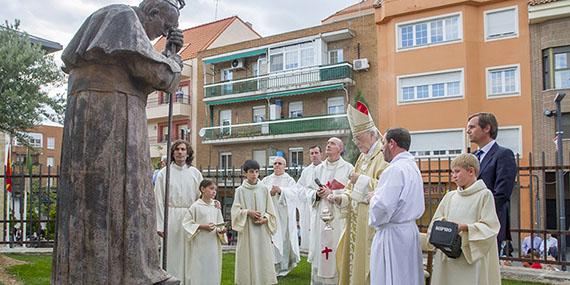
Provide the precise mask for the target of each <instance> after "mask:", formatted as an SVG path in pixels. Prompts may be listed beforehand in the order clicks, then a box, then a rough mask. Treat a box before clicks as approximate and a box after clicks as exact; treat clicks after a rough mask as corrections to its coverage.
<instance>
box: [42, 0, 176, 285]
mask: <svg viewBox="0 0 570 285" xmlns="http://www.w3.org/2000/svg"><path fill="white" fill-rule="evenodd" d="M183 5H184V1H182V0H178V1H177V0H144V1H142V2H141V3H140V4H139V6H138V7H132V6H127V5H110V6H107V7H104V8H102V9H100V10H98V11H96V12H95V13H93V14H92V15H91V16H89V18H87V20H86V21H85V22H84V23H83V25H82V26H81V28H80V29H79V31H78V32H77V33H76V34H75V36H74V37H73V39H72V40H71V42H70V43H69V45H68V46H67V47H66V49H65V50H64V52H63V55H62V59H63V62H64V63H65V68H64V69H65V71H66V72H68V73H69V82H68V97H67V110H66V114H65V127H64V134H63V151H62V160H61V178H60V181H59V189H58V201H57V203H58V214H57V236H56V246H55V255H54V260H53V272H52V284H155V283H160V284H178V281H177V280H173V279H172V278H170V276H169V275H168V274H167V273H166V272H165V271H163V270H162V269H161V268H160V262H159V258H158V248H157V245H158V237H157V235H156V231H155V228H156V217H155V200H154V193H153V192H152V185H151V168H150V166H151V164H150V155H149V143H148V135H147V119H146V113H145V107H146V102H147V95H148V94H149V93H151V92H152V91H154V90H164V91H171V92H172V91H173V90H176V88H177V87H178V83H179V81H180V71H181V68H182V61H181V59H180V57H179V56H178V54H177V52H178V51H179V50H180V48H181V47H182V44H183V38H182V32H181V31H180V30H178V29H177V27H178V17H179V9H180V6H183ZM161 35H162V36H167V44H166V48H167V50H165V52H163V53H162V54H161V53H159V52H156V51H155V50H154V48H153V45H152V43H151V40H153V39H156V38H157V37H159V36H161Z"/></svg>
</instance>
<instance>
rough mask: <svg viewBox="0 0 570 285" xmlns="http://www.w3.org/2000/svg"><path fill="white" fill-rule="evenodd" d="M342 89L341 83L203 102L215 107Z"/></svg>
mask: <svg viewBox="0 0 570 285" xmlns="http://www.w3.org/2000/svg"><path fill="white" fill-rule="evenodd" d="M342 88H343V84H342V83H337V84H332V85H326V86H316V87H310V88H302V89H295V90H288V91H279V92H273V93H266V94H262V95H253V96H244V97H238V98H228V99H223V100H217V101H207V102H205V103H206V105H209V106H215V105H223V104H233V103H240V102H248V101H255V100H265V99H271V98H276V97H286V96H294V95H303V94H309V93H317V92H324V91H332V90H339V89H342Z"/></svg>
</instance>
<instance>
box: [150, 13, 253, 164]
mask: <svg viewBox="0 0 570 285" xmlns="http://www.w3.org/2000/svg"><path fill="white" fill-rule="evenodd" d="M183 33H184V46H183V47H182V49H181V50H180V52H179V54H180V56H181V57H182V60H183V61H184V66H183V70H182V80H181V82H180V85H179V88H178V92H176V94H175V98H176V99H175V102H174V103H173V134H172V139H173V140H176V139H185V140H188V141H189V142H190V143H191V144H192V146H193V147H194V148H196V138H197V136H196V131H195V130H196V126H197V125H196V121H197V119H196V114H197V108H198V104H199V103H198V101H197V97H196V96H194V94H196V93H197V89H198V86H197V84H196V82H197V80H198V77H200V76H199V74H198V73H197V68H198V62H197V59H196V55H197V53H198V52H199V51H202V50H206V49H209V48H216V47H220V46H224V45H228V44H232V43H236V42H240V41H245V40H252V39H257V38H260V37H261V36H260V35H259V34H258V33H257V32H255V30H253V29H252V27H251V24H249V23H246V22H244V21H242V20H241V19H240V18H239V17H237V16H233V17H229V18H225V19H221V20H218V21H214V22H210V23H206V24H203V25H200V26H196V27H192V28H189V29H186V30H184V31H183ZM165 44H166V40H165V38H160V39H159V40H158V41H157V42H156V44H155V48H156V49H157V50H159V51H162V50H163V49H164V46H165ZM168 101H169V97H168V94H167V93H165V92H153V93H152V94H150V95H149V96H148V99H147V107H146V113H147V120H148V135H149V142H150V155H151V158H152V159H153V161H154V162H157V161H158V160H159V159H160V157H161V156H163V155H166V134H167V130H168V126H167V125H168Z"/></svg>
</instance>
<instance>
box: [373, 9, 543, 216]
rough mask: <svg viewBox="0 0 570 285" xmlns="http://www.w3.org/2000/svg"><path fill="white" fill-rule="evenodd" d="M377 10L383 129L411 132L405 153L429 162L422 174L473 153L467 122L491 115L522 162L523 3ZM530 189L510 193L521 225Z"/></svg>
mask: <svg viewBox="0 0 570 285" xmlns="http://www.w3.org/2000/svg"><path fill="white" fill-rule="evenodd" d="M375 7H376V10H375V17H376V23H377V26H378V30H377V31H378V61H379V64H378V66H379V69H380V70H379V72H378V74H377V76H378V85H379V90H380V91H379V94H380V99H379V104H378V108H379V110H378V113H379V121H378V122H379V126H380V128H381V129H386V128H388V127H392V126H402V127H405V128H407V129H409V130H410V131H411V134H412V145H411V149H410V152H411V153H412V154H414V155H415V156H416V157H417V158H422V159H424V161H425V160H427V159H430V160H431V161H432V163H431V164H430V163H424V164H422V167H424V168H426V169H427V168H429V167H437V166H438V165H444V166H445V165H447V161H448V157H450V156H451V157H453V156H455V155H458V154H460V153H462V152H465V151H467V150H468V149H469V148H471V150H473V149H474V148H476V146H475V145H471V144H470V143H469V141H468V140H467V139H466V134H465V126H466V123H467V118H468V116H469V115H471V114H473V113H477V112H492V113H494V114H495V115H496V116H497V119H498V121H499V134H498V138H497V141H498V143H499V144H501V145H503V146H506V147H508V148H510V149H512V150H513V151H514V153H515V154H518V155H519V158H520V161H521V164H522V165H527V164H528V158H529V152H531V151H532V134H533V123H532V112H531V111H532V96H531V95H532V92H531V83H530V82H531V76H530V70H531V66H530V65H531V64H530V63H531V60H530V40H529V26H528V12H527V11H528V9H527V1H525V0H509V1H490V0H489V1H487V0H479V1H464V0H421V1H420V0H392V1H390V0H386V1H376V3H375ZM438 159H442V160H443V162H439V161H438ZM439 163H441V164H439ZM439 167H441V166H439ZM445 167H446V166H445ZM436 179H437V178H436ZM443 179H447V178H443ZM440 181H441V179H440ZM432 185H434V187H435V188H436V187H438V183H432ZM521 185H526V186H525V187H527V186H528V183H526V182H524V181H523V183H522V184H521ZM434 190H436V192H437V191H438V190H443V192H442V193H440V194H443V193H444V191H445V190H446V189H434ZM528 191H529V189H528V188H526V189H515V191H513V196H512V199H513V203H514V205H516V203H517V202H518V201H519V199H520V205H521V206H523V205H526V206H525V207H526V208H521V213H520V214H521V217H523V216H524V217H525V218H521V220H522V222H523V224H524V223H527V224H528V218H527V217H528V215H527V212H528V211H529V207H528V205H529V203H530V201H528ZM525 193H527V194H525ZM426 197H427V196H426ZM436 198H437V197H436ZM525 199H527V200H525ZM430 203H431V206H432V207H435V206H437V204H438V201H433V203H432V202H430ZM515 208H517V207H513V209H512V211H516V209H515ZM430 209H431V208H430V207H426V212H430V211H433V209H431V210H430ZM512 215H513V216H514V217H517V216H518V213H512ZM525 219H526V220H525ZM517 221H518V220H517Z"/></svg>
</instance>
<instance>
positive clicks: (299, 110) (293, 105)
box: [289, 101, 303, 118]
mask: <svg viewBox="0 0 570 285" xmlns="http://www.w3.org/2000/svg"><path fill="white" fill-rule="evenodd" d="M300 117H303V101H295V102H289V118H300Z"/></svg>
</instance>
